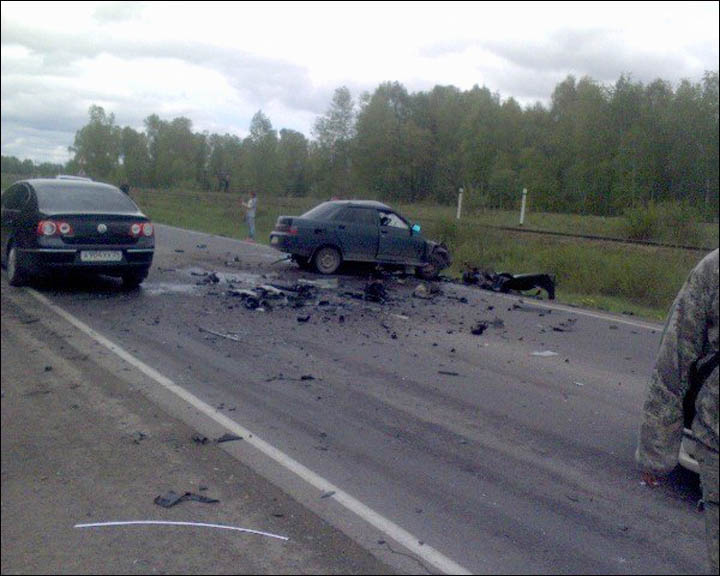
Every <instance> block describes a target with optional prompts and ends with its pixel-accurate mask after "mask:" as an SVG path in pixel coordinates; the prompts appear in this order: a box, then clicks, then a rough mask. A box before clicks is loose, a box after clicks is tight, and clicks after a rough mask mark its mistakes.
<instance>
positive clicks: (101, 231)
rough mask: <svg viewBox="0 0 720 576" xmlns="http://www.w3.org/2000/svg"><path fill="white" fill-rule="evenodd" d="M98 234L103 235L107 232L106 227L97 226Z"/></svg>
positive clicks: (103, 225)
mask: <svg viewBox="0 0 720 576" xmlns="http://www.w3.org/2000/svg"><path fill="white" fill-rule="evenodd" d="M98 232H100V234H105V232H107V226H106V225H105V224H98Z"/></svg>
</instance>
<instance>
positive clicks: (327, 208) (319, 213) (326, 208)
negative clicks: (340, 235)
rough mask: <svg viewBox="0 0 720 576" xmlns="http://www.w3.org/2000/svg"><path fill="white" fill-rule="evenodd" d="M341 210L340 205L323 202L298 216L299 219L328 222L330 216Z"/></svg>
mask: <svg viewBox="0 0 720 576" xmlns="http://www.w3.org/2000/svg"><path fill="white" fill-rule="evenodd" d="M340 208H341V205H340V204H334V203H333V202H323V203H322V204H320V205H319V206H315V208H313V209H312V210H308V211H307V212H305V214H303V215H302V216H300V218H309V219H310V220H329V219H330V218H331V217H332V215H333V214H334V213H335V212H336V211H337V210H339V209H340Z"/></svg>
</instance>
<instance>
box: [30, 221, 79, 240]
mask: <svg viewBox="0 0 720 576" xmlns="http://www.w3.org/2000/svg"><path fill="white" fill-rule="evenodd" d="M72 233H73V229H72V226H70V224H68V223H67V222H55V221H53V220H41V221H40V222H38V227H37V234H38V236H55V235H56V234H57V235H60V236H70V235H71V234H72Z"/></svg>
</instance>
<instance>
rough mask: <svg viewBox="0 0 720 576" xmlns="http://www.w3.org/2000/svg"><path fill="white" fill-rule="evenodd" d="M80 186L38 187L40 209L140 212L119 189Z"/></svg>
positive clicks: (63, 184) (55, 210)
mask: <svg viewBox="0 0 720 576" xmlns="http://www.w3.org/2000/svg"><path fill="white" fill-rule="evenodd" d="M78 184H79V183H77V182H70V181H65V182H62V183H53V184H52V185H43V186H36V187H35V192H36V193H37V198H38V208H40V210H48V211H50V212H64V211H68V212H120V213H133V214H134V213H137V212H138V207H137V206H136V205H135V203H134V202H133V201H132V200H131V199H130V198H129V197H128V196H127V194H125V193H124V192H122V191H120V190H118V189H117V188H113V187H112V186H97V185H96V186H85V185H82V184H80V185H78Z"/></svg>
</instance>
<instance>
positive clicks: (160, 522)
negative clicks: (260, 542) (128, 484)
mask: <svg viewBox="0 0 720 576" xmlns="http://www.w3.org/2000/svg"><path fill="white" fill-rule="evenodd" d="M107 526H193V527H194V526H198V527H200V528H218V529H220V530H235V531H236V532H247V533H249V534H259V535H260V536H267V537H268V538H277V539H278V540H290V538H288V537H287V536H279V535H278V534H271V533H270V532H261V531H260V530H251V529H250V528H238V527H237V526H226V525H224V524H206V523H205V522H170V521H166V520H129V521H124V522H93V523H92V524H75V526H73V528H105V527H107Z"/></svg>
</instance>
